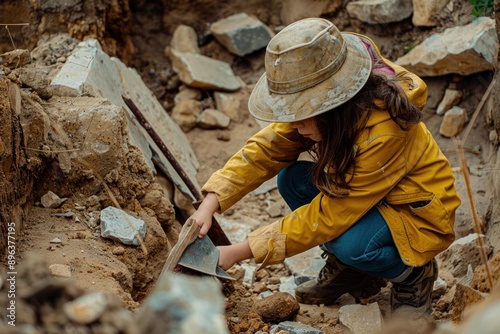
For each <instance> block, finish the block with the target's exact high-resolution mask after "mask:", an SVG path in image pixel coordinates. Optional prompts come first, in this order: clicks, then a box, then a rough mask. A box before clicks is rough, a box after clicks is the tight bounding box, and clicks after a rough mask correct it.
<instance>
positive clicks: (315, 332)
mask: <svg viewBox="0 0 500 334" xmlns="http://www.w3.org/2000/svg"><path fill="white" fill-rule="evenodd" d="M278 330H285V331H288V332H289V333H290V334H324V332H323V331H320V330H319V329H316V328H314V327H311V326H308V325H304V324H302V323H300V322H295V321H284V322H282V323H279V324H278V326H277V327H275V328H273V329H272V330H271V334H272V333H276V332H277V331H278Z"/></svg>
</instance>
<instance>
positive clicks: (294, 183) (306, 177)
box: [277, 161, 319, 210]
mask: <svg viewBox="0 0 500 334" xmlns="http://www.w3.org/2000/svg"><path fill="white" fill-rule="evenodd" d="M312 165H313V163H312V162H310V161H297V162H295V163H294V164H293V165H291V166H289V167H286V168H284V169H282V170H281V171H280V172H279V174H278V180H277V184H278V190H279V192H280V194H281V197H283V199H284V200H285V202H286V203H287V204H288V206H289V207H290V209H292V210H295V209H297V208H299V207H301V206H302V205H305V204H308V203H310V202H311V201H312V199H313V198H314V197H316V195H318V194H319V190H318V188H317V187H316V186H315V185H314V183H313V182H312V179H311V168H312Z"/></svg>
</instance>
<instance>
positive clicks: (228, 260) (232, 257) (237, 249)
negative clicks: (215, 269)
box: [217, 240, 253, 270]
mask: <svg viewBox="0 0 500 334" xmlns="http://www.w3.org/2000/svg"><path fill="white" fill-rule="evenodd" d="M217 249H218V250H219V267H221V268H222V269H224V270H227V269H229V268H231V267H232V266H233V265H234V264H235V263H237V262H240V261H243V260H246V259H251V258H253V253H252V250H251V249H250V244H249V243H248V240H245V241H242V242H240V243H237V244H233V245H229V246H217Z"/></svg>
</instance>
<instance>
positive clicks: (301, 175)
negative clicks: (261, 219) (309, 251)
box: [278, 161, 407, 279]
mask: <svg viewBox="0 0 500 334" xmlns="http://www.w3.org/2000/svg"><path fill="white" fill-rule="evenodd" d="M312 166H313V163H312V162H310V161H297V162H296V163H295V164H293V165H292V166H290V167H287V168H285V169H283V170H282V171H281V172H280V173H279V174H278V189H279V192H280V194H281V196H282V197H283V199H284V200H285V201H286V203H287V204H288V206H289V207H290V209H292V210H295V209H297V208H299V207H301V206H303V205H305V204H308V203H310V202H311V201H312V200H313V198H314V197H316V196H317V195H318V194H319V189H318V188H317V187H316V186H315V185H314V184H313V183H312V180H311V173H310V169H311V168H312ZM322 248H323V249H326V250H327V251H328V252H330V253H332V254H333V255H335V257H336V258H337V259H338V260H339V261H340V262H342V263H344V264H346V265H348V266H351V267H354V268H356V269H358V270H360V271H363V272H366V273H368V274H370V275H373V276H375V277H380V278H385V279H393V278H396V277H398V276H399V275H401V274H402V273H403V271H405V269H406V268H407V266H406V265H405V264H404V263H403V261H402V260H401V257H400V256H399V252H398V250H397V248H396V245H395V244H394V240H393V238H392V235H391V232H390V230H389V227H388V226H387V223H386V222H385V220H384V218H383V217H382V215H381V214H380V213H379V211H378V210H377V209H376V208H375V207H373V208H371V209H370V210H369V211H368V212H367V213H366V214H365V215H364V216H363V217H361V219H360V220H358V221H357V222H356V223H355V224H354V225H352V226H351V227H350V228H349V229H348V230H347V231H345V232H344V233H342V234H341V235H340V236H339V237H337V238H335V239H333V240H331V241H329V242H327V243H325V244H323V245H322Z"/></svg>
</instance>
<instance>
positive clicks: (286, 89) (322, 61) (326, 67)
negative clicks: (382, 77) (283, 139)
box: [248, 18, 372, 122]
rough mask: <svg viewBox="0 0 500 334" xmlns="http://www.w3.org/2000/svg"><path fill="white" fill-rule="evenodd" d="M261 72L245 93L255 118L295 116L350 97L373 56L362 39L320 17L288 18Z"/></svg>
mask: <svg viewBox="0 0 500 334" xmlns="http://www.w3.org/2000/svg"><path fill="white" fill-rule="evenodd" d="M265 67H266V72H265V73H264V74H263V75H262V76H261V77H260V79H259V81H258V82H257V84H256V85H255V88H254V89H253V91H252V94H251V95H250V99H249V101H248V108H249V111H250V113H251V114H252V115H253V116H254V117H255V118H257V119H260V120H263V121H269V122H295V121H300V120H303V119H307V118H310V117H313V116H316V115H319V114H321V113H323V112H325V111H328V110H331V109H333V108H335V107H337V106H339V105H341V104H343V103H345V102H347V101H348V100H349V99H351V98H352V97H353V96H354V95H356V94H357V93H358V92H359V90H360V89H361V88H362V87H363V86H364V85H365V83H366V81H367V80H368V77H369V75H370V72H371V68H372V60H371V58H370V54H369V53H368V50H367V49H366V47H365V45H364V44H363V42H362V41H361V39H360V38H359V37H358V36H356V35H354V34H349V33H341V32H340V31H339V30H338V28H337V27H336V26H335V25H334V24H333V23H331V22H330V21H327V20H325V19H321V18H309V19H304V20H300V21H297V22H295V23H292V24H290V25H289V26H287V27H285V28H284V29H283V30H281V31H280V32H279V33H278V34H276V36H274V37H273V39H271V41H270V42H269V44H268V46H267V48H266V56H265Z"/></svg>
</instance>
